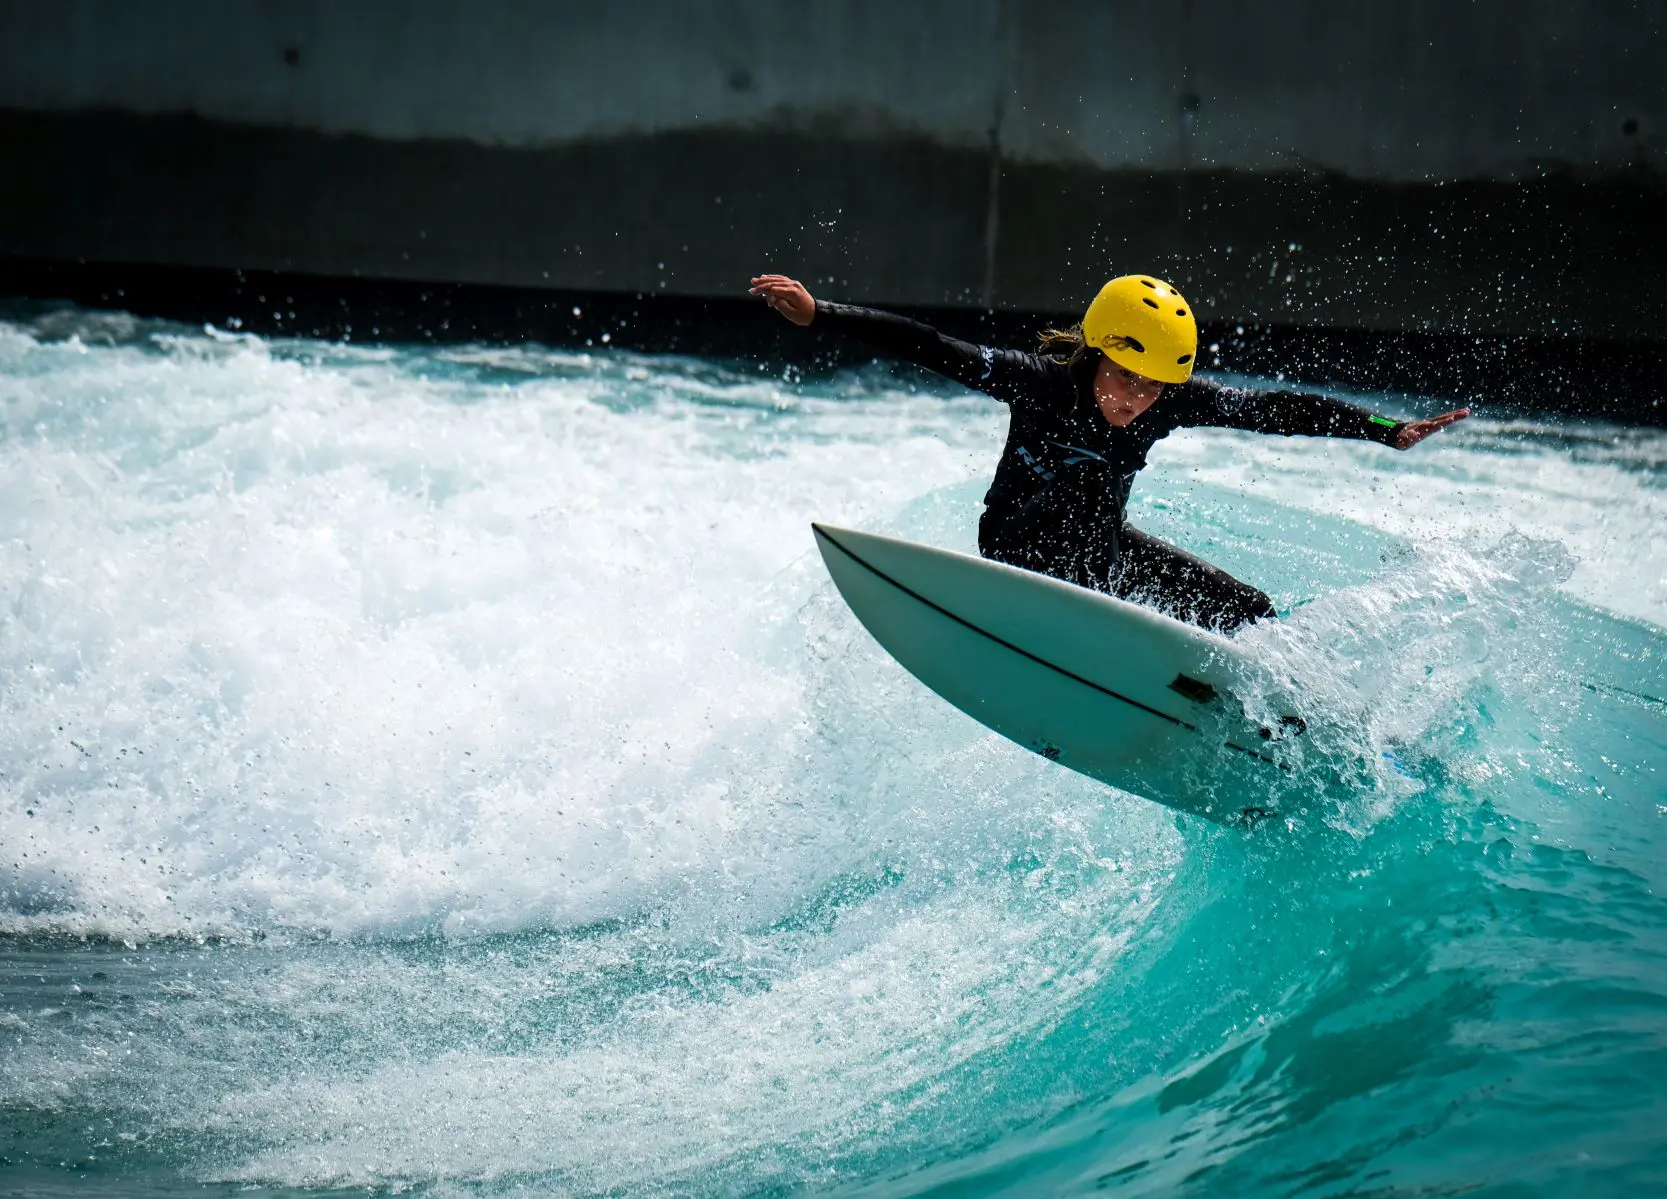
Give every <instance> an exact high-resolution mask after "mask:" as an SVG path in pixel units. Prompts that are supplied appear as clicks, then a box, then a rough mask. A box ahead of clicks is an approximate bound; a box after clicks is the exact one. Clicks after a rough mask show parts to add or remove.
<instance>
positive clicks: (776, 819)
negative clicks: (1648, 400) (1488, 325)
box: [0, 308, 1667, 1196]
mask: <svg viewBox="0 0 1667 1199" xmlns="http://www.w3.org/2000/svg"><path fill="white" fill-rule="evenodd" d="M759 319H760V320H761V321H762V320H764V319H765V316H764V314H762V313H761V314H760V316H759ZM1252 381H1253V380H1252ZM1350 398H1355V399H1357V400H1359V401H1360V402H1362V403H1366V404H1369V405H1370V406H1372V407H1374V408H1375V409H1377V410H1379V411H1385V412H1389V413H1392V414H1396V415H1407V414H1411V413H1415V412H1416V413H1419V414H1429V413H1431V412H1434V411H1437V410H1439V407H1440V406H1442V405H1439V403H1438V401H1435V400H1432V399H1424V398H1420V397H1417V396H1401V395H1372V396H1356V397H1350ZM1482 400H1483V402H1482V403H1481V404H1480V405H1479V407H1478V411H1477V414H1476V415H1475V416H1473V417H1472V418H1471V419H1470V420H1468V421H1465V422H1462V423H1461V424H1459V425H1457V426H1455V427H1454V428H1452V429H1450V430H1448V431H1446V432H1444V433H1442V434H1440V435H1438V436H1437V437H1435V438H1434V439H1432V440H1431V441H1429V442H1427V443H1425V444H1424V445H1421V446H1419V447H1417V448H1415V449H1414V450H1412V451H1410V452H1407V453H1395V452H1393V451H1391V450H1388V449H1386V448H1384V447H1381V446H1376V445H1370V444H1366V443H1356V442H1344V441H1331V440H1319V439H1304V438H1277V437H1267V436H1258V435H1255V434H1245V433H1236V432H1229V431H1210V430H1190V431H1186V432H1184V433H1181V434H1177V435H1175V436H1173V437H1171V438H1169V439H1167V440H1165V441H1163V442H1160V443H1159V445H1158V447H1157V449H1156V450H1155V451H1154V453H1153V460H1152V465H1151V466H1150V467H1149V468H1148V469H1147V470H1146V471H1144V472H1143V473H1142V474H1141V476H1140V479H1139V481H1138V482H1137V485H1136V489H1135V496H1134V501H1133V506H1132V510H1131V519H1132V520H1133V521H1134V522H1135V523H1136V524H1137V525H1140V526H1141V527H1143V528H1146V529H1147V530H1149V531H1150V532H1153V533H1155V534H1157V535H1159V536H1162V537H1165V538H1168V539H1170V540H1172V541H1175V542H1177V543H1179V544H1181V545H1183V546H1185V547H1186V548H1188V549H1191V550H1193V551H1195V552H1197V553H1200V554H1203V555H1204V556H1205V557H1207V558H1209V559H1211V560H1212V561H1215V562H1217V563H1219V564H1220V565H1222V566H1224V567H1226V568H1227V569H1229V570H1231V571H1233V572H1234V573H1236V574H1239V575H1240V576H1241V577H1244V578H1246V579H1248V580H1250V581H1252V582H1254V583H1256V584H1257V585H1258V586H1260V587H1262V588H1263V589H1265V590H1266V591H1268V592H1269V593H1270V594H1271V595H1272V596H1273V598H1274V600H1275V603H1276V604H1277V605H1278V607H1279V609H1280V611H1281V613H1282V614H1283V618H1282V619H1281V620H1280V621H1278V622H1271V623H1267V624H1262V625H1257V626H1253V627H1252V628H1250V629H1247V630H1246V631H1245V632H1243V633H1242V634H1241V635H1240V636H1239V641H1240V642H1241V644H1243V645H1244V646H1245V647H1246V648H1247V650H1248V651H1249V652H1251V653H1252V654H1253V655H1255V656H1256V657H1257V658H1258V659H1260V660H1261V661H1262V662H1263V663H1264V664H1266V666H1267V667H1268V669H1269V671H1270V674H1272V675H1273V676H1275V677H1277V678H1279V679H1280V680H1282V681H1283V683H1284V684H1285V685H1288V686H1289V687H1290V688H1292V689H1293V690H1294V691H1295V692H1296V693H1298V694H1301V695H1303V696H1304V697H1305V701H1306V702H1307V703H1308V704H1309V705H1311V708H1312V710H1315V711H1323V712H1326V713H1328V714H1329V727H1330V728H1331V729H1332V732H1331V734H1330V735H1331V736H1333V737H1334V739H1335V740H1336V742H1337V744H1338V745H1340V746H1341V747H1342V749H1343V750H1345V751H1346V753H1347V756H1348V757H1349V760H1350V761H1353V762H1356V763H1358V764H1359V765H1358V769H1357V770H1356V771H1355V772H1354V774H1353V775H1352V776H1350V778H1349V779H1348V780H1345V781H1346V783H1347V785H1339V784H1338V783H1337V781H1336V780H1335V779H1332V780H1329V781H1328V782H1327V784H1326V785H1325V786H1316V787H1315V788H1314V791H1313V797H1312V800H1311V802H1309V803H1306V804H1305V805H1303V806H1302V808H1301V809H1300V810H1298V811H1293V812H1291V813H1289V814H1288V816H1287V818H1285V819H1283V820H1280V821H1278V822H1273V823H1270V824H1265V825H1262V826H1259V827H1256V828H1253V829H1248V830H1247V829H1225V828H1222V827H1218V826H1215V825H1211V824H1207V823H1205V822H1203V821H1200V820H1197V819H1193V818H1189V817H1185V816H1182V815H1180V814H1178V813H1176V812H1174V811H1172V810H1170V809H1167V808H1164V807H1161V806H1159V805H1157V804H1154V803H1151V802H1149V801H1147V800H1144V799H1141V798H1140V797H1138V796H1133V795H1128V794H1123V793H1120V792H1117V791H1115V790H1112V789H1109V788H1106V787H1104V786H1102V785H1100V784H1097V783H1094V782H1092V781H1090V780H1088V779H1085V778H1081V777H1079V776H1076V775H1073V774H1071V773H1069V772H1067V771H1065V770H1063V769H1061V768H1060V767H1058V766H1056V765H1054V764H1052V763H1049V762H1047V761H1045V760H1043V759H1041V758H1039V757H1036V756H1033V755H1030V754H1028V753H1026V752H1025V751H1024V750H1022V749H1020V748H1019V747H1017V746H1015V745H1013V744H1010V743H1008V742H1006V741H1003V740H1002V739H1000V738H998V737H996V736H994V735H993V734H990V733H988V732H987V731H985V730H984V729H982V728H981V727H980V726H978V725H976V724H975V723H973V722H972V721H970V720H969V719H967V718H966V717H964V716H962V715H961V714H960V713H958V712H956V711H954V710H953V709H950V708H949V707H948V705H946V704H944V703H943V702H942V701H941V700H939V699H937V697H935V696H933V695H932V694H931V693H929V692H927V691H926V690H925V689H924V688H923V687H921V686H920V685H919V684H918V683H916V682H915V681H914V680H913V679H911V678H910V677H909V676H908V675H907V674H906V673H904V672H903V671H902V670H901V669H900V668H899V667H897V666H896V664H895V663H893V662H892V661H891V660H890V659H889V658H888V657H887V656H886V655H885V654H884V653H883V652H882V651H880V650H879V649H878V648H877V647H876V646H875V645H874V643H873V642H872V640H871V639H870V638H869V637H868V636H867V634H866V633H865V632H864V631H863V630H862V628H861V627H860V626H859V625H857V624H856V622H855V620H854V619H853V618H852V617H851V615H850V613H849V612H848V610H846V609H845V607H844V606H843V604H842V603H841V602H840V601H839V598H838V596H837V594H836V593H835V592H834V591H833V588H832V585H831V584H830V583H829V581H828V579H827V577H826V574H825V573H824V571H823V570H822V568H821V563H820V561H819V559H818V558H817V555H816V553H815V549H814V546H813V544H812V539H811V534H810V522H811V521H812V520H821V521H827V522H830V523H833V524H838V525H845V526H850V527H855V528H861V529H869V530H873V531H878V532H883V533H891V534H895V535H900V536H905V537H909V538H912V539H915V540H921V541H927V542H931V543H933V544H938V545H945V546H949V547H951V548H957V549H971V548H972V545H973V539H974V532H975V526H976V521H977V516H978V513H979V510H980V500H981V497H982V494H983V490H984V486H985V484H986V482H987V480H988V478H989V475H990V473H991V471H992V470H993V467H994V464H995V461H996V457H997V455H998V452H999V449H1000V445H1001V441H1002V437H1003V434H1004V432H1005V424H1006V413H1005V410H1004V409H1003V408H1002V407H1001V406H1000V405H999V404H997V403H994V402H993V401H990V400H988V399H986V398H983V397H980V396H976V395H973V394H970V393H967V392H964V391H962V390H960V389H958V388H956V387H955V386H953V385H951V384H948V383H946V382H943V381H941V380H933V379H932V378H930V377H928V376H926V375H924V374H920V373H918V372H915V371H913V370H908V369H905V370H897V371H893V370H892V369H890V368H887V367H885V366H883V365H880V364H875V365H870V366H866V367H862V368H860V369H855V370H848V371H844V372H840V373H836V374H821V375H815V374H813V375H805V374H802V373H801V372H800V371H798V370H795V369H791V368H789V369H787V370H783V369H781V368H780V367H779V365H777V366H770V367H764V366H760V365H759V364H758V363H753V362H746V361H716V360H703V359H698V358H690V357H667V356H653V355H634V354H628V353H623V352H603V351H601V350H600V348H598V349H597V350H594V351H590V352H581V351H576V350H557V349H549V348H543V347H538V346H501V345H470V346H441V347H434V346H429V347H416V346H386V345H352V344H342V343H330V342H322V341H311V340H300V339H291V340H282V339H265V338H261V337H256V336H251V335H246V334H242V333H236V332H231V331H226V330H221V329H216V328H213V327H202V328H192V327H188V326H184V325H179V324H168V323H162V322H155V321H146V320H141V319H138V318H134V317H131V316H125V315H121V314H114V313H94V312H88V311H84V310H79V309H74V308H39V309H33V310H29V311H14V312H13V313H12V315H11V316H10V318H9V319H6V320H4V321H0V1191H3V1192H5V1193H17V1194H30V1195H54V1194H61V1195H72V1194H73V1195H87V1194H94V1195H98V1194H105V1195H133V1194H177V1193H180V1192H183V1191H189V1192H190V1193H198V1194H205V1195H219V1194H224V1195H243V1194H250V1193H254V1194H267V1195H285V1196H290V1195H323V1194H332V1193H338V1192H339V1193H352V1194H364V1193H367V1192H369V1193H372V1194H395V1193H399V1194H419V1195H432V1196H458V1195H471V1196H473V1195H480V1196H495V1195H505V1194H516V1195H564V1196H565V1195H575V1196H580V1195H776V1194H787V1193H805V1192H810V1193H819V1194H820V1193H830V1194H859V1195H876V1196H878V1195H886V1196H891V1195H922V1194H931V1195H940V1196H948V1195H957V1196H962V1195H990V1194H1012V1195H1035V1194H1049V1195H1055V1194H1057V1195H1076V1194H1088V1193H1098V1192H1100V1191H1113V1192H1119V1193H1125V1194H1130V1195H1148V1194H1149V1195H1170V1194H1266V1195H1291V1194H1302V1195H1360V1194H1383V1195H1391V1194H1411V1193H1418V1194H1445V1193H1452V1192H1458V1191H1464V1192H1466V1193H1474V1194H1481V1195H1511V1196H1517V1195H1561V1194H1567V1193H1569V1192H1570V1191H1573V1190H1576V1189H1579V1190H1583V1191H1589V1192H1592V1193H1596V1194H1609V1193H1616V1194H1620V1193H1628V1194H1631V1193H1643V1192H1647V1191H1651V1190H1654V1189H1659V1188H1663V1187H1667V1140H1664V1139H1663V1136H1662V1129H1663V1128H1664V1127H1667V899H1664V897H1663V888H1664V886H1667V701H1664V697H1667V665H1664V653H1667V534H1664V533H1663V529H1664V527H1667V431H1663V430H1660V429H1651V428H1633V427H1625V426H1619V425H1610V424H1602V423H1598V422H1590V421H1586V422H1575V421H1568V420H1559V419H1554V418H1550V417H1546V416H1540V415H1535V414H1533V413H1529V412H1523V411H1510V410H1506V409H1503V408H1499V407H1494V406H1489V405H1487V404H1486V402H1485V397H1482Z"/></svg>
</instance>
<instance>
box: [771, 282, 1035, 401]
mask: <svg viewBox="0 0 1667 1199" xmlns="http://www.w3.org/2000/svg"><path fill="white" fill-rule="evenodd" d="M751 294H753V295H755V296H762V297H763V298H764V302H765V303H766V304H768V305H769V306H770V307H771V308H774V309H775V310H776V311H777V312H779V313H781V314H782V316H784V317H786V318H787V319H788V320H790V321H792V322H793V323H794V324H795V325H801V326H803V325H809V324H811V323H812V322H815V323H816V325H817V326H818V327H819V328H820V327H823V326H826V327H828V328H832V329H837V330H839V331H840V332H841V333H848V334H850V335H851V336H853V337H856V338H859V339H860V340H862V341H865V342H867V343H868V344H869V345H871V346H873V347H874V348H875V349H877V350H882V351H884V352H885V353H887V354H890V355H892V356H893V357H896V358H901V359H903V360H904V361H905V362H912V363H914V364H915V365H916V366H924V367H925V368H926V369H927V370H930V371H936V372H937V373H938V374H940V375H947V376H948V377H949V378H951V379H954V380H955V381H956V382H957V383H960V384H962V385H964V386H966V387H970V388H972V389H973V390H974V391H982V392H984V393H985V394H986V395H992V396H995V397H996V398H997V399H1000V400H1005V401H1008V402H1009V403H1011V402H1013V401H1014V400H1024V399H1027V398H1031V397H1035V396H1037V395H1039V394H1046V392H1047V390H1048V388H1049V386H1050V384H1052V385H1057V384H1059V382H1060V381H1061V379H1062V378H1063V376H1061V379H1056V378H1055V377H1054V376H1055V374H1057V373H1058V371H1057V367H1056V366H1055V365H1054V364H1051V363H1050V362H1049V360H1048V359H1045V358H1043V357H1041V356H1040V355H1037V354H1024V353H1021V352H1019V351H1017V350H997V349H992V348H991V347H989V346H979V345H974V344H973V343H972V342H970V341H962V340H960V339H959V338H957V337H949V336H947V335H945V334H943V333H939V332H938V331H937V330H936V329H934V328H932V326H931V325H928V324H925V323H923V322H921V321H916V320H910V319H909V318H908V317H906V316H898V315H897V314H896V313H894V312H882V311H881V310H880V309H878V308H861V307H858V306H857V305H855V304H830V303H829V302H828V301H826V300H817V299H814V298H813V297H812V296H811V294H810V292H809V291H808V290H806V288H805V286H804V284H802V283H800V282H799V281H798V280H796V279H790V278H788V277H787V276H786V275H759V276H757V277H755V278H754V279H753V281H752V288H751Z"/></svg>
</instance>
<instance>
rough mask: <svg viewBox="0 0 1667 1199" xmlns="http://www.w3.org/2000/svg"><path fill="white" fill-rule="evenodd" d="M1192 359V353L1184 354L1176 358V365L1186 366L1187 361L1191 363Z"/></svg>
mask: <svg viewBox="0 0 1667 1199" xmlns="http://www.w3.org/2000/svg"><path fill="white" fill-rule="evenodd" d="M1191 361H1192V355H1191V354H1182V355H1181V356H1180V357H1179V358H1177V359H1176V360H1175V365H1176V366H1185V365H1186V364H1187V363H1189V362H1191Z"/></svg>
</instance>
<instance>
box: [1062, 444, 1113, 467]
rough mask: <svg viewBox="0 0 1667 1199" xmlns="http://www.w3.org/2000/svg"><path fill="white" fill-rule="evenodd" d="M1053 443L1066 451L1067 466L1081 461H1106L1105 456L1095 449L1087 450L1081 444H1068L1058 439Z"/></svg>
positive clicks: (1065, 463)
mask: <svg viewBox="0 0 1667 1199" xmlns="http://www.w3.org/2000/svg"><path fill="white" fill-rule="evenodd" d="M1053 444H1054V445H1055V446H1056V447H1058V448H1059V449H1062V450H1064V451H1065V454H1066V458H1065V462H1064V465H1066V466H1075V465H1076V464H1077V463H1079V462H1104V461H1105V457H1104V456H1103V455H1101V454H1096V453H1095V452H1094V451H1093V450H1085V449H1083V448H1082V447H1081V446H1080V445H1067V444H1066V443H1065V442H1063V441H1056V442H1054V443H1053Z"/></svg>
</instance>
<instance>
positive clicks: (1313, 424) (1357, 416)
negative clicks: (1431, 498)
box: [1183, 380, 1470, 450]
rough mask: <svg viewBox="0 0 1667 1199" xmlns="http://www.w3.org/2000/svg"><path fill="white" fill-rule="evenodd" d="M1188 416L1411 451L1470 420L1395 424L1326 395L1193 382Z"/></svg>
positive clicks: (1461, 413) (1451, 415)
mask: <svg viewBox="0 0 1667 1199" xmlns="http://www.w3.org/2000/svg"><path fill="white" fill-rule="evenodd" d="M1186 390H1187V393H1188V400H1189V401H1190V403H1191V404H1192V408H1193V411H1192V412H1191V413H1190V414H1189V418H1188V419H1186V420H1185V421H1184V422H1183V423H1185V424H1197V425H1215V426H1217V427H1220V428H1228V429H1249V430H1252V431H1254V432H1257V433H1283V434H1286V435H1290V436H1308V437H1346V438H1353V439H1355V440H1359V441H1375V442H1377V443H1378V444H1380V445H1387V446H1392V447H1394V448H1395V449H1398V450H1406V449H1411V448H1412V447H1413V446H1415V445H1417V444H1418V443H1419V442H1420V441H1423V440H1424V439H1425V438H1426V437H1428V436H1430V435H1431V434H1432V433H1437V432H1440V431H1441V430H1442V429H1445V428H1446V427H1447V426H1448V425H1450V424H1453V423H1454V422H1455V421H1461V420H1463V419H1464V418H1465V417H1467V416H1469V415H1470V409H1468V408H1458V409H1455V410H1454V411H1452V412H1444V413H1442V414H1441V415H1440V416H1435V417H1431V418H1430V419H1429V420H1416V421H1398V420H1393V419H1391V418H1390V417H1387V416H1379V415H1378V414H1376V413H1374V412H1372V411H1371V410H1369V409H1366V408H1361V407H1359V406H1357V405H1355V404H1348V403H1345V402H1343V401H1342V400H1337V399H1333V398H1332V397H1330V396H1324V395H1318V394H1314V393H1311V392H1301V391H1262V390H1259V389H1255V388H1242V387H1228V386H1225V385H1223V384H1220V383H1216V382H1214V381H1204V380H1194V381H1193V383H1192V384H1191V385H1189V386H1188V388H1187V389H1186Z"/></svg>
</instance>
